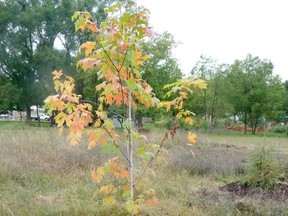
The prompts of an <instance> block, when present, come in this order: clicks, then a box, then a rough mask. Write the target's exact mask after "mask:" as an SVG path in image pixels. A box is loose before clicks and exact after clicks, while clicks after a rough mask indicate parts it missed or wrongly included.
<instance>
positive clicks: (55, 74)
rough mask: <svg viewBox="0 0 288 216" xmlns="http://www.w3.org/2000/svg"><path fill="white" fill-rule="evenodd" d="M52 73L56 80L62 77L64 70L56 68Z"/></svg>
mask: <svg viewBox="0 0 288 216" xmlns="http://www.w3.org/2000/svg"><path fill="white" fill-rule="evenodd" d="M52 74H53V75H54V77H53V80H55V79H60V77H61V76H62V74H63V73H62V70H60V71H57V70H54V71H53V72H52Z"/></svg>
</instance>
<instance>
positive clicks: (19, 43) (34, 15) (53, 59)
mask: <svg viewBox="0 0 288 216" xmlns="http://www.w3.org/2000/svg"><path fill="white" fill-rule="evenodd" d="M106 2H107V1H104V0H103V1H98V2H97V4H96V6H95V4H94V1H92V0H90V1H88V0H85V1H84V0H76V1H69V0H31V1H20V0H4V1H1V2H0V37H1V41H0V73H1V74H2V75H5V76H6V77H8V78H9V80H10V81H11V83H12V84H13V86H16V87H17V89H19V90H20V91H19V92H20V95H19V101H18V104H19V106H21V108H20V107H19V109H25V110H26V113H27V121H28V122H30V121H31V119H30V113H31V111H30V107H31V105H37V104H42V101H43V99H44V98H45V96H46V95H48V94H51V93H52V92H51V91H53V90H52V89H53V87H52V86H51V85H48V84H47V83H52V82H51V77H49V76H47V74H49V73H50V71H51V70H54V69H57V68H63V69H64V70H65V69H67V71H71V73H76V70H75V69H74V70H70V69H72V68H75V67H74V66H75V63H74V61H75V57H76V53H77V47H78V46H79V44H80V43H81V42H82V41H85V40H87V37H89V35H88V34H84V35H83V36H82V37H79V36H78V35H76V34H75V29H74V25H73V23H72V21H71V16H72V15H73V13H74V11H75V10H90V11H95V13H97V15H96V16H95V19H96V21H97V20H98V19H99V22H100V20H102V16H103V14H104V12H102V10H103V8H104V6H105V4H106ZM56 41H58V42H59V41H60V42H61V43H60V44H62V47H59V43H58V47H57V43H56ZM79 86H80V85H79Z"/></svg>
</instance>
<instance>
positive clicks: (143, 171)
mask: <svg viewBox="0 0 288 216" xmlns="http://www.w3.org/2000/svg"><path fill="white" fill-rule="evenodd" d="M167 132H169V130H167ZM167 132H166V133H167ZM166 133H165V135H164V137H163V139H162V141H161V143H160V146H159V148H158V150H157V152H156V153H155V155H154V156H153V157H151V158H150V160H149V161H148V163H147V164H146V165H145V167H144V168H143V170H142V172H141V174H140V175H139V177H138V178H137V180H136V181H135V182H134V184H133V187H135V186H136V185H137V184H138V182H139V180H140V179H141V178H142V177H143V175H144V174H145V172H146V170H147V168H148V167H149V165H150V164H151V163H152V162H153V161H154V159H155V158H156V157H157V155H158V154H159V153H160V150H161V148H162V146H163V144H164V141H165V140H166Z"/></svg>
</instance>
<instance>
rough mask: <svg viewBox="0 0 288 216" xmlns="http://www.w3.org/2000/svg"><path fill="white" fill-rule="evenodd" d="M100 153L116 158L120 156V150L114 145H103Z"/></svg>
mask: <svg viewBox="0 0 288 216" xmlns="http://www.w3.org/2000/svg"><path fill="white" fill-rule="evenodd" d="M101 153H106V154H116V155H118V156H121V152H120V150H119V149H118V148H117V147H116V146H115V145H114V144H107V145H103V147H102V149H101Z"/></svg>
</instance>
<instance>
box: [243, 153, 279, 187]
mask: <svg viewBox="0 0 288 216" xmlns="http://www.w3.org/2000/svg"><path fill="white" fill-rule="evenodd" d="M283 172H284V167H283V166H282V164H281V163H279V162H278V161H277V160H275V159H273V158H272V156H271V154H269V152H267V151H266V150H265V149H264V148H263V149H262V150H261V151H260V152H257V153H255V154H253V155H251V157H250V160H249V164H248V168H247V170H246V176H245V177H244V179H243V181H242V183H243V184H245V185H247V186H249V187H260V188H262V189H264V190H265V189H268V188H273V187H274V186H275V185H276V183H277V181H278V180H279V179H280V177H281V176H282V174H283Z"/></svg>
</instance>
